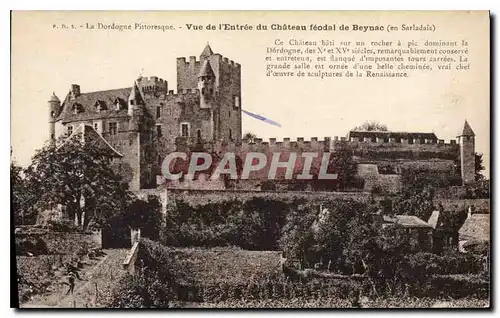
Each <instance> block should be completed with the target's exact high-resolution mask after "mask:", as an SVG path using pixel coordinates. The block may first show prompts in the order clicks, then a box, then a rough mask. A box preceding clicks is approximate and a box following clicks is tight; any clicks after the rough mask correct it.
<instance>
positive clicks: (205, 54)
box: [200, 43, 214, 60]
mask: <svg viewBox="0 0 500 318" xmlns="http://www.w3.org/2000/svg"><path fill="white" fill-rule="evenodd" d="M213 54H214V52H213V51H212V48H211V47H210V44H208V43H207V45H206V46H205V48H204V49H203V52H201V54H200V60H204V59H206V58H207V57H209V56H211V55H213Z"/></svg>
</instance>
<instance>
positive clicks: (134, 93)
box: [128, 81, 143, 101]
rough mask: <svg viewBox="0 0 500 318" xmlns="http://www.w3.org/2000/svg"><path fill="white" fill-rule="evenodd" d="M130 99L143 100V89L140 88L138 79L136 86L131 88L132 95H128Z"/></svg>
mask: <svg viewBox="0 0 500 318" xmlns="http://www.w3.org/2000/svg"><path fill="white" fill-rule="evenodd" d="M128 100H129V101H130V100H135V101H143V99H142V94H141V91H140V90H139V87H138V86H137V82H136V81H134V86H133V87H132V89H131V90H130V95H129V96H128Z"/></svg>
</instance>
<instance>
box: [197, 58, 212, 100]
mask: <svg viewBox="0 0 500 318" xmlns="http://www.w3.org/2000/svg"><path fill="white" fill-rule="evenodd" d="M214 83H215V74H214V71H213V70H212V67H211V66H210V62H209V61H208V60H204V61H203V65H202V66H201V69H200V73H199V74H198V89H199V90H200V108H211V107H212V101H213V97H214Z"/></svg>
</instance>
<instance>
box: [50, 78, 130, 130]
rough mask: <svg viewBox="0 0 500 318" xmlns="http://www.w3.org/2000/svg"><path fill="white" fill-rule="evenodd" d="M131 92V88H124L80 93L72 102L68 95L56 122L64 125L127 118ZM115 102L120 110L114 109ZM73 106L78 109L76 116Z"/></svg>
mask: <svg viewBox="0 0 500 318" xmlns="http://www.w3.org/2000/svg"><path fill="white" fill-rule="evenodd" d="M131 90H132V87H126V88H118V89H111V90H106V91H98V92H90V93H82V94H80V95H79V96H78V97H77V98H75V99H74V100H71V99H70V96H69V95H68V97H66V99H65V100H64V103H63V105H62V110H61V113H60V114H59V116H58V120H62V122H63V123H64V122H71V121H79V120H87V119H94V118H112V117H126V116H128V111H127V100H128V97H129V94H130V91H131ZM117 101H119V102H120V104H121V106H122V107H121V108H120V110H117V109H116V102H117ZM97 104H100V105H101V110H100V111H99V112H97V107H96V106H97ZM75 106H77V107H79V108H80V110H79V112H78V113H77V114H75V113H74V111H73V109H74V108H73V107H75Z"/></svg>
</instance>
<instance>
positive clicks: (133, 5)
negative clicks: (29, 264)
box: [0, 0, 500, 317]
mask: <svg viewBox="0 0 500 318" xmlns="http://www.w3.org/2000/svg"><path fill="white" fill-rule="evenodd" d="M167 3H168V5H167ZM499 3H500V1H498V0H495V1H493V0H489V1H486V0H475V1H459V0H455V1H443V2H438V1H436V0H419V1H411V2H403V1H387V0H378V1H369V0H365V1H355V0H350V1H343V2H338V1H316V0H307V1H286V2H282V3H280V2H271V1H269V0H253V1H248V2H247V1H239V2H236V1H229V0H227V1H207V0H205V1H200V0H188V1H182V2H180V1H175V2H166V1H161V0H149V1H115V2H109V3H105V2H104V1H103V0H85V1H78V2H75V1H54V0H45V1H35V0H31V1H22V0H17V1H15V2H14V3H9V2H7V1H3V2H2V3H1V5H2V7H5V8H3V9H4V10H2V19H1V23H2V26H3V27H2V29H1V35H2V43H3V44H4V45H3V46H2V48H3V49H2V50H1V52H2V72H1V74H3V78H2V86H1V90H2V94H1V95H0V96H2V99H3V103H2V107H1V108H0V109H1V110H0V111H1V112H2V114H1V115H0V120H1V121H2V123H1V124H0V129H1V130H2V131H1V132H2V134H0V136H4V137H3V138H0V142H1V144H0V149H3V150H4V151H5V154H4V155H3V156H1V157H0V158H2V159H1V160H2V162H1V163H0V166H1V167H3V169H2V170H0V171H1V173H2V175H1V178H0V180H1V185H2V190H3V191H0V195H1V201H0V202H2V203H4V204H5V203H6V202H10V194H9V193H10V191H9V189H10V181H9V180H10V173H9V172H8V171H7V166H8V164H9V163H10V156H7V151H8V150H9V149H10V143H9V141H8V140H10V107H9V105H10V13H9V11H8V10H11V9H14V10H221V9H223V10H244V9H247V10H249V9H251V10H264V9H267V10H319V9H322V10H396V9H397V10H492V13H493V14H495V13H496V14H497V15H498V14H499V12H500V5H499ZM9 4H10V5H11V6H10V7H7V5H9ZM496 24H497V25H496V27H495V29H497V28H498V16H497V18H496ZM494 41H495V43H496V45H498V31H497V32H496V33H495V35H494ZM7 43H9V44H8V45H7ZM7 48H8V49H7ZM495 53H496V54H495V59H496V57H497V56H498V46H497V52H495ZM495 73H496V74H497V76H498V63H495ZM498 88H499V85H498V81H497V82H496V83H495V87H492V89H493V90H495V91H499V89H498ZM497 115H498V111H497V112H496V116H495V118H494V119H495V121H496V122H498V116H497ZM26 120H29V118H27V119H26ZM492 127H495V125H492ZM5 136H7V137H5ZM494 136H495V137H496V138H495V143H496V145H497V146H498V140H499V137H500V136H498V132H497V131H494ZM495 148H497V147H495ZM495 157H496V156H495ZM493 171H494V172H495V174H494V176H493V174H492V178H495V180H497V169H494V170H493ZM497 192H498V191H495V193H493V194H492V196H493V197H497V194H498V193H497ZM2 210H3V211H2V213H1V214H0V215H1V216H0V217H1V218H2V219H1V221H0V223H1V224H2V225H3V233H5V234H4V238H5V239H4V240H2V241H1V246H2V253H3V255H4V256H5V258H6V256H7V255H10V254H9V250H10V246H9V240H7V239H6V237H7V234H6V233H10V232H9V231H10V229H9V226H10V217H9V214H10V213H9V211H10V203H9V204H8V206H7V207H5V208H4V209H2ZM492 213H494V212H492ZM496 219H498V217H495V224H493V233H494V232H496V231H495V230H496V229H497V222H496ZM495 243H496V242H495ZM497 245H498V244H494V245H493V246H494V247H495V249H496V250H495V253H494V255H495V260H496V263H495V264H494V267H495V274H497V275H498V271H497V269H498V266H497V265H498V262H499V261H498V248H496V247H497ZM0 266H1V273H2V275H3V277H2V278H3V279H2V280H1V281H2V282H6V283H5V284H4V287H3V289H2V297H1V299H2V305H1V308H2V312H1V316H2V317H8V316H9V317H10V316H12V315H14V314H18V315H19V314H20V313H19V312H15V311H13V310H12V309H10V310H8V309H7V308H9V307H10V290H9V291H8V290H7V285H10V278H9V276H10V271H9V263H7V262H6V261H3V262H1V263H0ZM7 282H9V283H7ZM9 287H10V286H9ZM495 287H496V289H497V290H496V292H495V294H494V295H495V299H494V300H493V302H494V303H495V304H496V305H497V306H498V304H499V303H498V301H497V300H498V294H499V293H498V286H495ZM83 313H84V312H66V311H64V312H61V314H59V315H57V316H63V317H76V316H79V315H80V314H83ZM89 313H90V312H89ZM102 313H104V314H106V315H108V316H110V317H121V316H123V315H132V314H133V315H134V316H143V315H144V314H146V313H147V314H148V315H165V314H168V315H169V316H171V317H172V316H180V315H182V316H183V317H189V316H192V315H196V314H198V313H197V312H189V313H182V312H172V313H166V312H137V311H134V312H102ZM251 313H252V312H237V314H238V315H241V316H247V315H250V314H251ZM260 313H261V314H264V315H274V314H276V313H277V312H260ZM315 313H318V314H322V315H323V314H328V315H332V316H333V315H335V316H339V315H340V316H344V315H347V314H349V315H353V314H354V315H358V316H364V315H366V314H369V313H371V312H332V313H326V312H315ZM388 313H389V312H387V311H384V312H381V313H380V314H382V315H386V314H388ZM443 313H446V312H445V311H439V312H428V313H427V312H426V313H421V312H407V311H405V312H393V313H391V314H396V315H404V316H417V315H422V314H425V315H426V317H440V316H441V315H442V314H443ZM99 314H101V312H99ZM211 314H215V315H218V314H225V315H234V314H236V312H212V313H211ZM280 314H281V313H280ZM303 314H308V313H306V312H295V313H290V312H286V315H287V316H288V315H294V316H295V315H303ZM453 314H459V315H467V316H470V315H475V314H477V313H473V312H463V313H458V312H453ZM43 315H44V316H47V317H51V316H56V313H54V312H49V313H44V314H43Z"/></svg>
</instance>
